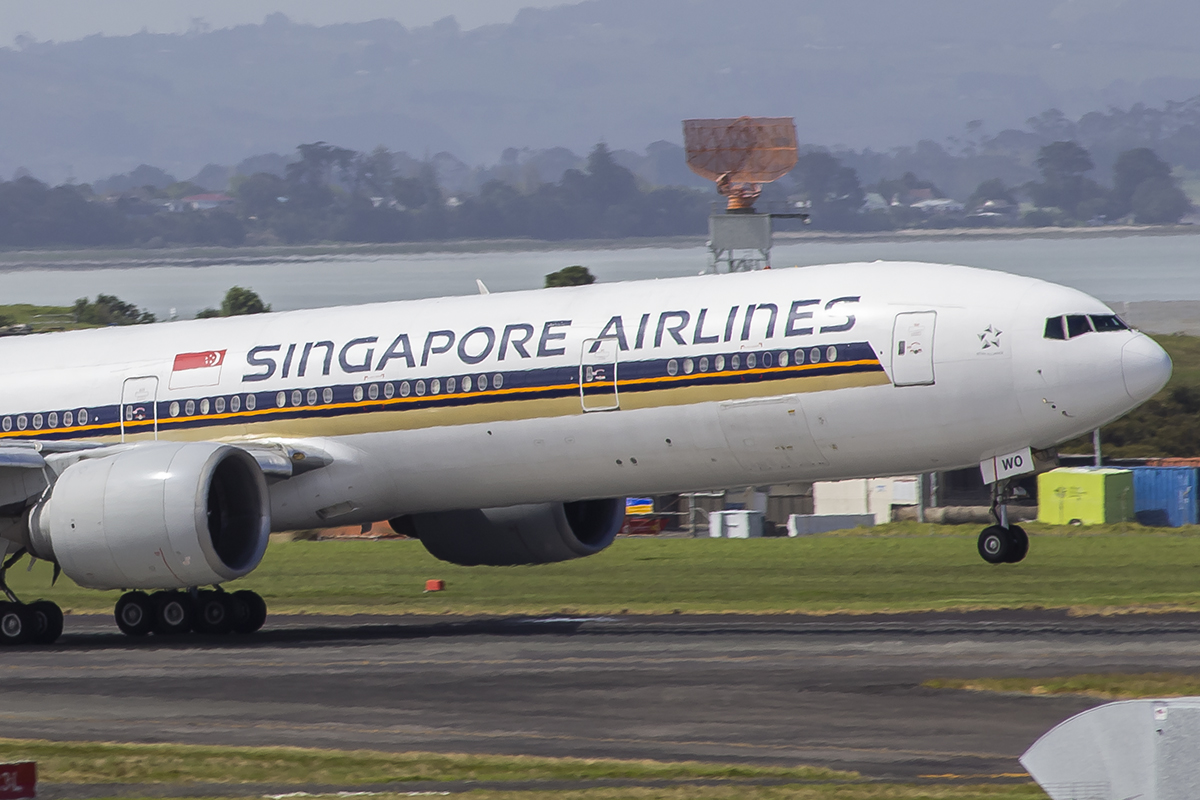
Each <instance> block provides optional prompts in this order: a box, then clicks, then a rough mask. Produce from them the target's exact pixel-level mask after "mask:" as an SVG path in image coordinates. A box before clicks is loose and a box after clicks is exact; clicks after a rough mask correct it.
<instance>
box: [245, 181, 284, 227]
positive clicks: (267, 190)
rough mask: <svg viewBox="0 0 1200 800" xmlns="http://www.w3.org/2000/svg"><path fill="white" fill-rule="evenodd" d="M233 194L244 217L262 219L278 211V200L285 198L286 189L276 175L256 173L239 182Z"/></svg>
mask: <svg viewBox="0 0 1200 800" xmlns="http://www.w3.org/2000/svg"><path fill="white" fill-rule="evenodd" d="M234 193H235V194H236V195H237V199H238V203H239V204H240V206H241V212H242V213H243V214H244V215H245V216H247V217H257V218H264V217H269V216H270V215H271V214H273V213H275V212H276V211H278V210H279V207H280V205H281V203H280V201H279V198H281V197H282V198H285V199H286V198H287V195H288V187H287V184H286V183H285V182H284V180H283V179H282V178H280V177H278V176H277V175H272V174H270V173H269V172H256V173H254V174H253V175H251V176H250V177H248V178H246V179H244V180H242V181H239V182H238V184H237V188H236V189H235V190H234Z"/></svg>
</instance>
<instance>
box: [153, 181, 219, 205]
mask: <svg viewBox="0 0 1200 800" xmlns="http://www.w3.org/2000/svg"><path fill="white" fill-rule="evenodd" d="M162 191H163V194H164V195H165V196H167V197H169V198H171V199H172V200H178V199H180V198H182V197H190V196H191V195H194V194H204V193H206V192H207V191H208V190H207V189H205V188H204V187H203V186H199V185H197V184H194V183H192V182H191V181H179V182H178V183H172V184H171V185H170V186H168V187H166V188H165V189H163V190H162Z"/></svg>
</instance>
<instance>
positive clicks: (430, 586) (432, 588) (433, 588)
mask: <svg viewBox="0 0 1200 800" xmlns="http://www.w3.org/2000/svg"><path fill="white" fill-rule="evenodd" d="M445 588H446V582H445V581H425V591H427V592H440V591H442V590H443V589H445ZM0 800H3V799H2V798H0Z"/></svg>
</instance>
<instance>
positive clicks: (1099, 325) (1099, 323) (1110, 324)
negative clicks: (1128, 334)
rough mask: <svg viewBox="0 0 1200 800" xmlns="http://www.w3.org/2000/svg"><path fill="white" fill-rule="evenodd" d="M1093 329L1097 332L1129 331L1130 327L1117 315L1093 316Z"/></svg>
mask: <svg viewBox="0 0 1200 800" xmlns="http://www.w3.org/2000/svg"><path fill="white" fill-rule="evenodd" d="M1091 316H1092V327H1093V328H1095V329H1096V330H1097V331H1127V330H1129V326H1128V325H1126V324H1125V322H1124V320H1122V319H1121V318H1120V317H1118V316H1117V315H1116V314H1092V315H1091Z"/></svg>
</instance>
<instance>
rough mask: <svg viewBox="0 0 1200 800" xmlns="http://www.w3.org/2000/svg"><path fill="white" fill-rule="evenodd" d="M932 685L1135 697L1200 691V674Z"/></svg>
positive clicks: (976, 680)
mask: <svg viewBox="0 0 1200 800" xmlns="http://www.w3.org/2000/svg"><path fill="white" fill-rule="evenodd" d="M922 685H923V686H927V687H929V688H930V689H961V690H965V691H970V692H1008V693H1016V694H1031V695H1046V696H1049V695H1060V694H1070V695H1080V696H1083V697H1097V698H1100V699H1103V700H1132V699H1135V698H1139V697H1194V696H1197V695H1200V675H1185V674H1182V673H1178V672H1148V673H1142V674H1133V675H1126V674H1122V673H1113V674H1104V675H1071V676H1067V677H1057V678H971V679H967V680H958V679H943V678H938V679H935V680H931V681H926V682H925V683H924V684H922Z"/></svg>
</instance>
